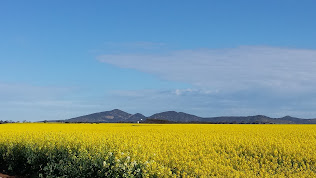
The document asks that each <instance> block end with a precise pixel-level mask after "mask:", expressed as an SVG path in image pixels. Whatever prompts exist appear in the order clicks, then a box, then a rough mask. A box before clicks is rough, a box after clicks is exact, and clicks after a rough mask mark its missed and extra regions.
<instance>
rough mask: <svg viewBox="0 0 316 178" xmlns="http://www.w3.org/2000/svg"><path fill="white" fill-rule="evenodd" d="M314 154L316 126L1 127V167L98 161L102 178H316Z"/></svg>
mask: <svg viewBox="0 0 316 178" xmlns="http://www.w3.org/2000/svg"><path fill="white" fill-rule="evenodd" d="M17 145H18V147H17ZM13 148H14V149H13ZM17 148H18V149H20V151H17ZM59 150H66V151H64V152H63V151H59ZM315 150H316V125H220V124H218V125H211V124H209V125H207V124H205V125H202V124H170V125H167V124H166V125H164V124H162V125H157V124H3V125H0V152H1V151H2V157H0V161H2V162H5V161H8V160H11V158H10V156H11V157H12V155H14V154H19V153H20V152H25V153H23V154H24V155H27V156H28V157H27V159H26V160H27V161H28V163H30V164H33V165H34V164H35V163H36V164H40V159H39V158H38V156H37V155H39V154H40V153H42V155H44V158H41V159H43V160H46V161H47V157H48V158H49V160H56V161H57V163H58V165H63V167H62V168H58V169H62V170H64V171H66V172H67V171H68V172H70V173H71V170H72V169H74V167H75V170H73V171H78V172H80V171H81V170H82V172H83V170H86V168H85V166H86V165H88V163H87V162H89V160H90V161H91V162H93V160H97V161H94V162H93V164H92V163H91V165H94V167H93V171H94V172H96V173H98V176H99V177H102V176H104V177H106V176H108V175H109V174H108V172H109V171H116V172H115V173H117V174H119V175H120V176H122V177H129V176H130V175H141V176H142V177H153V176H158V177H180V176H182V177H213V176H220V177H274V176H275V177H281V176H284V177H316V151H315ZM32 154H35V156H34V155H33V156H32ZM61 155H67V159H63V158H64V157H62V156H61ZM59 157H60V158H59ZM9 158H10V159H9ZM57 163H56V164H57ZM3 165H4V164H3ZM49 165H50V166H46V167H45V169H43V172H45V171H46V172H47V170H46V169H51V170H52V171H51V172H54V171H53V170H54V169H55V167H54V166H56V165H54V164H49ZM89 165H90V163H89ZM44 166H45V165H42V167H44ZM0 167H1V163H0ZM41 171H42V170H41ZM55 172H56V171H55ZM85 174H87V173H85ZM113 174H114V173H113ZM113 174H111V175H113Z"/></svg>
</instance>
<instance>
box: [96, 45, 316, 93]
mask: <svg viewBox="0 0 316 178" xmlns="http://www.w3.org/2000/svg"><path fill="white" fill-rule="evenodd" d="M315 59H316V50H305V49H287V48H276V47H252V46H243V47H239V48H232V49H201V50H184V51H173V52H170V53H168V54H165V55H158V54H157V55H139V54H138V55H135V54H118V55H111V54H106V55H102V56H99V57H98V60H99V61H101V62H105V63H109V64H113V65H116V66H119V67H122V68H131V69H136V70H139V71H143V72H147V73H151V74H154V75H157V76H159V77H161V78H163V79H167V80H174V81H181V82H186V83H190V84H192V85H194V86H197V87H201V88H207V89H211V90H226V91H227V90H228V91H234V90H243V89H248V88H252V87H255V88H268V89H273V90H279V91H284V92H287V91H289V92H291V91H303V92H304V91H306V90H313V89H315V88H316V83H315V82H314V81H316V70H315V68H316V60H315Z"/></svg>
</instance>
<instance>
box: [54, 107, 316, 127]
mask: <svg viewBox="0 0 316 178" xmlns="http://www.w3.org/2000/svg"><path fill="white" fill-rule="evenodd" d="M146 120H151V122H153V123H155V121H161V122H162V121H168V122H177V123H188V122H203V123H236V124H238V123H240V124H245V123H248V124H260V123H261V124H316V119H300V118H296V117H292V116H284V117H281V118H270V117H268V116H265V115H255V116H222V117H209V118H202V117H198V116H195V115H192V114H188V113H184V112H176V111H165V112H161V113H157V114H154V115H152V116H150V117H146V116H144V115H142V114H141V113H136V114H129V113H127V112H125V111H122V110H120V109H113V110H111V111H104V112H98V113H92V114H88V115H84V116H79V117H75V118H71V119H66V120H59V121H51V122H83V123H91V122H93V123H117V122H138V121H139V122H146ZM168 122H166V123H168Z"/></svg>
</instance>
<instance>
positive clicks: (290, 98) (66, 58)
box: [0, 0, 316, 121]
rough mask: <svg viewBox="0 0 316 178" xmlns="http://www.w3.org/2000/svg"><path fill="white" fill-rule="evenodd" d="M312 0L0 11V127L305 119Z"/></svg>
mask: <svg viewBox="0 0 316 178" xmlns="http://www.w3.org/2000/svg"><path fill="white" fill-rule="evenodd" d="M315 7H316V2H315V1H308V0H304V1H291V0H288V1H285V0H278V1H270V0H269V1H243V0H241V1H219V0H218V1H200V0H197V1H139V0H136V1H70V0H69V1H61V0H54V1H48V0H47V1H33V0H30V1H16V0H13V1H0V24H1V25H0V120H15V121H16V120H20V121H22V120H29V121H38V120H50V119H68V118H71V117H76V116H80V115H84V114H89V113H93V112H100V111H106V110H111V109H114V108H119V109H122V110H124V111H127V112H130V113H136V112H140V113H143V114H145V115H147V116H150V115H151V114H154V113H156V112H161V111H166V110H176V111H183V112H188V113H192V114H195V115H198V116H221V115H256V114H264V115H267V116H270V117H282V116H284V115H292V116H296V117H302V118H316V111H315V107H316V82H315V81H316V70H315V68H316V43H315V39H316V21H315V18H316V11H315Z"/></svg>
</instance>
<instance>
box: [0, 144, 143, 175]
mask: <svg viewBox="0 0 316 178" xmlns="http://www.w3.org/2000/svg"><path fill="white" fill-rule="evenodd" d="M0 155H1V156H0V170H4V171H5V173H8V174H15V175H26V176H30V177H143V169H144V165H142V164H139V163H135V162H134V163H132V162H129V160H128V158H127V157H126V158H124V159H122V158H121V160H118V159H117V157H116V156H115V153H111V152H110V153H109V152H107V151H106V150H105V151H104V152H103V153H97V154H95V155H91V154H90V153H89V152H87V150H81V149H78V148H76V147H73V148H70V147H69V146H68V147H58V148H57V147H55V148H50V149H49V148H40V147H36V146H35V145H23V144H21V143H16V144H10V145H4V144H0Z"/></svg>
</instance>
